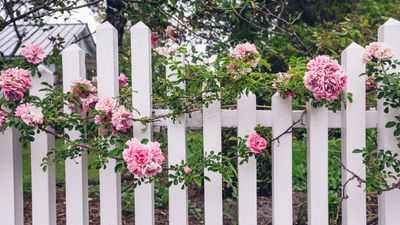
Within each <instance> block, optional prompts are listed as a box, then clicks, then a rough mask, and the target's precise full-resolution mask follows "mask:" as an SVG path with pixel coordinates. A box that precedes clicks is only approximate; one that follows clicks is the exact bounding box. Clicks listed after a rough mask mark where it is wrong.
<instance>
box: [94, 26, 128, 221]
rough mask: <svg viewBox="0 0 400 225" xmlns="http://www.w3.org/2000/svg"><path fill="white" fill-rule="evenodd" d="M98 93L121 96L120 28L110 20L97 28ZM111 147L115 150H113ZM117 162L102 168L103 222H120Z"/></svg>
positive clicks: (119, 178)
mask: <svg viewBox="0 0 400 225" xmlns="http://www.w3.org/2000/svg"><path fill="white" fill-rule="evenodd" d="M96 37H97V38H96V39H97V43H96V46H97V48H96V55H97V60H96V61H97V92H98V96H99V99H102V98H105V97H117V96H118V94H119V84H118V74H119V73H118V31H117V29H115V28H114V27H113V26H112V25H111V24H110V23H109V22H104V23H103V24H101V25H99V26H98V27H97V30H96ZM110 150H111V149H110ZM116 164H117V162H116V160H115V159H109V162H108V163H107V165H106V166H107V167H106V168H105V169H100V223H101V224H103V225H120V224H122V220H121V216H122V214H121V174H120V173H115V171H114V168H115V166H116Z"/></svg>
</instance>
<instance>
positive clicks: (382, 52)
mask: <svg viewBox="0 0 400 225" xmlns="http://www.w3.org/2000/svg"><path fill="white" fill-rule="evenodd" d="M392 57H393V53H392V50H391V49H390V48H389V47H387V46H386V45H385V44H384V43H382V42H371V43H369V44H368V45H367V46H366V47H365V53H364V55H363V57H362V61H363V63H368V62H370V61H371V60H373V59H376V60H379V61H381V60H389V59H391V58H392Z"/></svg>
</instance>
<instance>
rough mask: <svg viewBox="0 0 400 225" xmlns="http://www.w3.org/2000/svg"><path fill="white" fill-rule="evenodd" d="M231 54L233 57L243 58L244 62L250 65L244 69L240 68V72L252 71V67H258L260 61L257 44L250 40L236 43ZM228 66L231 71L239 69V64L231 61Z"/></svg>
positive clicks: (236, 58)
mask: <svg viewBox="0 0 400 225" xmlns="http://www.w3.org/2000/svg"><path fill="white" fill-rule="evenodd" d="M231 56H232V58H233V59H235V60H241V61H242V62H243V63H245V64H247V65H249V66H250V67H246V68H244V69H240V70H239V73H240V74H246V73H250V72H251V71H252V68H255V67H257V65H258V63H259V61H260V58H259V55H258V51H257V48H256V46H255V45H254V44H250V43H248V42H246V43H244V44H238V45H236V47H235V48H234V49H233V51H232V53H231ZM226 68H227V69H228V71H231V72H233V71H235V70H238V68H237V66H236V65H235V64H233V63H229V64H228V65H227V66H226Z"/></svg>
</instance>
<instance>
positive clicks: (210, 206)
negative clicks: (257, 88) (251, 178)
mask: <svg viewBox="0 0 400 225" xmlns="http://www.w3.org/2000/svg"><path fill="white" fill-rule="evenodd" d="M221 135H222V126H221V103H220V102H219V101H214V102H212V103H211V104H209V105H208V107H205V106H203V147H204V155H207V153H209V152H211V151H214V152H215V153H216V154H217V153H219V152H221V151H222V137H221ZM204 176H207V177H208V178H210V181H206V180H205V181H204V220H205V221H204V222H205V225H222V224H223V205H222V201H223V199H222V176H221V174H220V173H217V172H212V171H208V170H204Z"/></svg>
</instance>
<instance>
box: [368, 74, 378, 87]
mask: <svg viewBox="0 0 400 225" xmlns="http://www.w3.org/2000/svg"><path fill="white" fill-rule="evenodd" d="M376 87H377V85H376V83H375V76H374V75H371V76H367V78H366V79H365V88H366V90H367V91H373V90H375V89H376Z"/></svg>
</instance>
